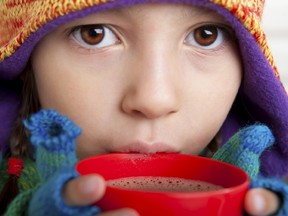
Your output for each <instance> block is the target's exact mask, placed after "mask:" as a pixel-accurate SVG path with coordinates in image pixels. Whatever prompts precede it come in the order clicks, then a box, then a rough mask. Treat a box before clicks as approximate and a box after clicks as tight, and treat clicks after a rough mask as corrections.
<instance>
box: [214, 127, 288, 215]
mask: <svg viewBox="0 0 288 216" xmlns="http://www.w3.org/2000/svg"><path fill="white" fill-rule="evenodd" d="M274 142H275V139H274V136H273V134H272V132H271V131H270V129H269V128H268V127H267V126H265V125H259V124H258V125H257V124H256V125H252V126H249V127H246V128H244V129H242V130H240V131H239V132H238V133H236V134H235V135H234V136H233V137H231V138H230V140H228V142H227V143H225V144H224V145H223V147H221V148H220V149H219V150H218V151H217V152H216V153H215V154H214V156H213V158H214V159H216V160H220V161H224V162H227V163H230V164H232V165H235V166H238V167H240V168H242V169H243V170H244V171H246V172H247V174H248V175H249V176H250V178H251V184H250V188H265V189H267V190H271V191H273V192H275V193H276V194H279V196H280V197H281V200H282V206H281V208H280V209H279V210H278V211H277V213H276V214H275V215H277V216H285V215H288V186H287V184H286V183H284V182H283V181H281V180H280V179H276V178H263V177H260V175H259V169H260V156H261V154H262V152H263V151H264V150H265V149H267V148H269V147H270V146H272V145H273V143H274Z"/></svg>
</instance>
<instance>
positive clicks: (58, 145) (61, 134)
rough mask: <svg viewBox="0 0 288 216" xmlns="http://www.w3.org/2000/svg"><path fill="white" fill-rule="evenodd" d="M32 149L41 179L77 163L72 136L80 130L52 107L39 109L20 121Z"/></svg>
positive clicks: (74, 139)
mask: <svg viewBox="0 0 288 216" xmlns="http://www.w3.org/2000/svg"><path fill="white" fill-rule="evenodd" d="M24 125H25V127H26V128H27V129H29V131H30V142H31V144H32V145H33V146H34V147H35V149H36V164H37V168H38V171H39V174H40V176H41V178H42V180H47V179H48V178H49V177H50V176H52V175H53V174H55V173H56V172H58V171H59V170H63V169H64V170H65V169H70V168H72V167H73V166H74V165H75V163H76V162H77V157H76V138H77V137H78V136H79V135H80V133H81V129H80V128H79V127H77V126H76V125H75V124H74V123H73V122H72V121H70V120H69V119H68V118H67V117H66V116H62V115H60V114H59V113H58V112H56V111H54V110H40V111H39V112H38V113H36V114H34V115H32V116H31V118H30V119H29V120H25V121H24Z"/></svg>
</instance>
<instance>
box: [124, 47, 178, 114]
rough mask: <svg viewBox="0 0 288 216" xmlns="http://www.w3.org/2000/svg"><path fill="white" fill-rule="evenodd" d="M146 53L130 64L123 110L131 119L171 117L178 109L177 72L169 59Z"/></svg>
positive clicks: (159, 54)
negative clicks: (137, 117)
mask: <svg viewBox="0 0 288 216" xmlns="http://www.w3.org/2000/svg"><path fill="white" fill-rule="evenodd" d="M142 51H143V50H142ZM148 53H149V54H147V55H143V56H142V58H137V59H138V60H137V59H136V58H135V59H134V60H135V61H133V62H134V63H133V64H132V66H131V69H130V70H131V73H129V74H130V75H131V76H132V77H130V79H129V80H131V82H130V85H129V86H128V87H127V89H126V92H125V94H124V97H123V100H122V109H123V110H124V112H126V113H128V114H130V115H137V116H143V117H145V118H148V119H155V118H159V117H162V116H165V115H169V114H173V113H175V112H177V111H178V109H179V107H180V99H179V94H178V90H179V89H178V82H177V74H176V72H177V71H176V70H177V69H176V65H175V64H174V63H173V61H171V57H168V56H167V55H166V54H165V55H163V53H162V52H161V50H159V49H158V50H153V51H151V50H150V52H148ZM151 53H154V54H153V55H151ZM165 56H167V58H166V57H165ZM168 58H169V59H168Z"/></svg>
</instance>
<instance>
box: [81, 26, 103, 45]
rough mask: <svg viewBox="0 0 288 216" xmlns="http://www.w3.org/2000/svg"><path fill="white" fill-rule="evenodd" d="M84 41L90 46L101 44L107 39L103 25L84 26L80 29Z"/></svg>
mask: <svg viewBox="0 0 288 216" xmlns="http://www.w3.org/2000/svg"><path fill="white" fill-rule="evenodd" d="M80 33H81V38H82V40H83V41H84V42H85V43H87V44H90V45H95V44H98V43H100V42H101V41H102V40H103V38H104V37H105V31H104V27H103V26H102V25H94V26H83V27H81V29H80Z"/></svg>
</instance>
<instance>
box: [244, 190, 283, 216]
mask: <svg viewBox="0 0 288 216" xmlns="http://www.w3.org/2000/svg"><path fill="white" fill-rule="evenodd" d="M244 206H245V210H246V212H247V213H248V214H249V215H253V216H265V215H272V214H273V213H276V212H277V210H278V209H279V207H280V199H279V197H278V196H277V195H276V194H275V193H273V192H272V191H269V190H266V189H262V188H255V189H251V190H249V191H248V192H247V194H246V197H245V202H244Z"/></svg>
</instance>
